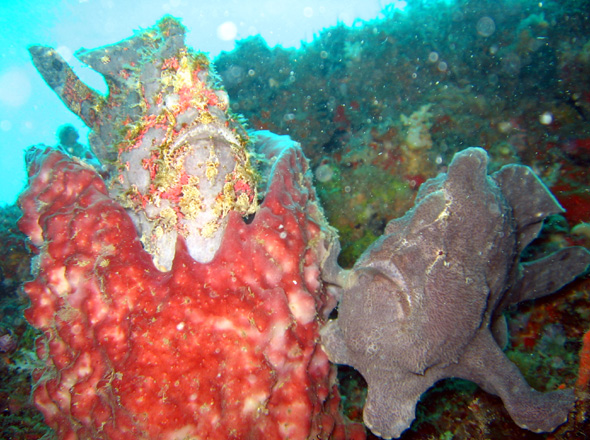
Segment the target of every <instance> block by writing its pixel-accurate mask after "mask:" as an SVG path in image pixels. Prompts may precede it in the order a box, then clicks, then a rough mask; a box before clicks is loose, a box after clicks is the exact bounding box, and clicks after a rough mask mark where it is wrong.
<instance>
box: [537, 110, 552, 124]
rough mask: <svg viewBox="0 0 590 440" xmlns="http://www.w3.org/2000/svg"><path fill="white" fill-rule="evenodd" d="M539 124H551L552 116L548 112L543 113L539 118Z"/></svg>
mask: <svg viewBox="0 0 590 440" xmlns="http://www.w3.org/2000/svg"><path fill="white" fill-rule="evenodd" d="M539 122H540V123H541V124H543V125H549V124H551V123H552V122H553V115H552V114H551V113H550V112H545V113H543V114H541V115H540V116H539Z"/></svg>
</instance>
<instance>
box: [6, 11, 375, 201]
mask: <svg viewBox="0 0 590 440" xmlns="http://www.w3.org/2000/svg"><path fill="white" fill-rule="evenodd" d="M380 10H381V4H380V2H379V1H376V0H370V1H362V2H361V1H348V2H347V1H338V0H323V1H309V2H301V1H296V0H290V1H279V2H277V1H270V0H252V1H240V0H233V1H223V2H221V1H213V2H211V1H204V0H197V1H189V0H168V1H163V0H145V1H144V0H142V1H139V2H138V1H134V0H117V1H115V0H13V1H10V0H2V1H0V29H2V32H1V33H0V155H1V157H2V160H1V161H0V188H2V190H1V191H0V203H13V202H14V201H15V199H16V196H17V194H18V193H19V192H20V191H21V189H22V187H23V184H24V182H25V171H24V163H23V158H22V151H23V149H24V148H26V147H27V146H29V145H32V144H36V143H40V142H42V143H45V144H48V145H53V144H55V143H56V136H55V133H56V132H57V129H58V127H59V126H60V125H62V124H64V123H70V124H73V125H74V126H75V127H76V128H77V129H78V130H79V131H80V132H81V134H82V138H84V137H85V136H86V134H87V132H86V129H85V127H84V124H83V123H82V122H81V121H80V120H79V119H77V118H76V117H75V116H74V115H72V114H71V113H70V112H69V111H68V110H67V109H66V108H65V107H64V106H63V104H62V103H61V102H60V101H59V99H58V98H57V97H56V96H55V95H54V94H53V92H52V91H51V90H50V89H49V88H48V87H47V85H46V84H45V83H44V82H43V80H42V79H41V77H40V76H39V75H38V73H37V72H36V71H35V69H34V68H33V66H32V64H31V62H30V59H29V55H28V53H27V46H29V45H32V44H44V45H50V46H53V47H55V48H57V49H58V51H59V52H60V53H61V54H62V56H64V58H66V60H67V61H68V62H70V63H71V64H72V65H73V66H74V67H75V68H76V69H77V73H78V74H79V75H80V76H81V77H82V78H83V79H84V80H85V81H87V82H88V83H89V84H90V85H92V86H93V87H95V88H97V89H98V90H100V91H102V92H105V89H106V86H105V84H104V82H103V81H102V78H100V77H99V75H97V74H96V73H94V72H92V71H91V70H90V69H88V68H86V67H85V66H83V65H81V64H80V63H77V62H76V59H75V58H74V57H73V56H72V53H73V52H75V51H76V50H78V49H79V48H81V47H86V48H93V47H98V46H102V45H105V44H111V43H114V42H116V41H119V40H121V39H124V38H127V37H129V36H130V35H131V34H132V33H133V31H134V30H137V29H141V28H146V27H150V26H152V25H153V24H154V23H155V22H156V21H157V20H158V19H159V18H161V17H162V16H163V15H164V14H172V15H174V16H176V17H179V18H181V19H182V20H183V23H184V25H185V26H186V27H187V28H188V30H189V33H188V37H187V44H188V45H189V46H192V47H194V48H195V49H198V50H201V51H204V52H208V53H210V54H211V55H212V56H216V55H218V54H219V53H220V52H221V51H222V50H231V49H233V47H234V45H235V40H236V39H241V38H245V37H248V36H250V35H256V34H261V35H262V36H263V37H264V38H265V39H266V40H267V41H268V43H269V44H270V45H276V44H282V45H284V46H286V47H290V46H299V43H300V41H301V40H303V41H310V40H311V39H312V38H313V36H314V35H315V34H316V33H318V32H319V31H320V30H321V29H322V28H324V27H326V26H333V25H335V24H336V23H337V22H338V21H340V22H343V23H347V24H352V23H353V21H354V20H355V19H371V18H374V17H376V16H378V15H379V11H380Z"/></svg>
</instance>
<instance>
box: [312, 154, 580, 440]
mask: <svg viewBox="0 0 590 440" xmlns="http://www.w3.org/2000/svg"><path fill="white" fill-rule="evenodd" d="M487 161H488V157H487V154H486V152H485V151H484V150H482V149H480V148H469V149H467V150H464V151H462V152H460V153H457V154H456V155H455V157H454V159H453V161H452V162H451V164H450V165H449V169H448V173H447V174H441V175H439V176H438V177H437V178H435V179H431V180H429V181H427V182H425V184H424V185H423V186H422V188H421V190H420V192H419V194H418V197H417V199H416V205H415V207H414V208H413V209H411V210H410V211H409V212H408V213H406V215H405V216H404V217H401V218H399V219H395V220H392V221H391V222H390V223H389V224H388V225H387V227H386V230H385V234H384V236H382V237H381V238H380V239H379V240H377V242H375V243H374V244H373V245H372V246H371V247H370V248H369V249H368V250H367V251H366V252H365V253H364V254H363V255H362V257H361V258H360V260H359V261H358V262H357V263H356V264H355V266H354V268H353V269H352V271H351V273H350V274H349V275H348V279H347V281H346V282H345V287H344V289H343V290H342V299H341V302H340V305H339V311H338V319H337V320H333V321H331V322H330V323H328V324H327V325H326V326H325V327H324V329H323V330H322V342H323V345H324V347H325V349H326V351H327V352H328V354H329V357H330V359H331V360H332V361H333V362H336V363H340V364H348V365H351V366H352V367H354V368H355V369H357V370H358V371H360V373H361V374H362V375H363V376H364V378H365V379H366V380H367V383H368V387H369V389H368V397H367V402H366V404H365V408H364V421H365V424H366V425H367V426H368V427H369V428H370V429H371V430H372V431H373V432H374V433H375V434H377V435H379V436H381V437H383V438H392V437H399V436H400V435H401V434H402V432H403V431H404V430H405V429H407V428H408V427H409V426H410V424H411V423H412V421H413V420H414V417H415V407H416V403H417V402H418V400H419V398H420V395H421V394H422V393H423V392H424V391H426V390H427V389H428V388H430V387H431V386H432V385H433V384H434V383H435V382H436V381H438V380H440V379H442V378H446V377H460V378H464V379H468V380H471V381H473V382H476V383H477V384H478V385H480V386H481V387H482V388H483V389H484V390H486V391H488V392H490V393H492V394H496V395H498V396H500V397H501V398H502V400H503V402H504V405H505V406H506V409H507V410H508V412H509V413H510V415H511V417H512V418H513V419H514V421H515V422H516V423H517V424H518V425H519V426H521V427H523V428H527V429H530V430H532V431H536V432H542V431H551V430H553V429H554V428H555V427H557V426H558V425H560V424H561V423H563V422H565V420H566V419H567V414H568V411H569V410H570V409H571V407H572V405H573V402H574V396H573V391H572V390H557V391H552V392H549V393H540V392H537V391H535V390H533V389H532V388H531V387H529V385H528V384H527V383H526V381H525V380H524V378H523V377H522V375H521V374H520V372H519V371H518V369H517V368H516V366H515V365H514V364H513V363H512V362H510V361H509V360H508V358H507V357H506V356H505V355H504V353H503V352H502V348H501V347H503V346H504V344H505V342H506V331H505V323H504V322H503V316H502V311H503V310H504V309H505V308H506V307H507V306H508V305H510V304H514V303H518V302H520V301H524V300H527V299H532V298H538V297H542V296H545V295H548V294H550V293H553V292H555V291H556V290H558V289H559V288H560V287H562V286H563V285H565V284H567V283H569V282H570V281H572V280H573V279H574V278H575V277H576V276H577V275H579V274H580V273H582V272H584V270H585V269H586V267H587V266H588V264H589V263H590V253H589V252H588V251H587V250H586V249H584V248H581V247H569V248H565V249H562V250H560V251H558V252H555V253H553V254H551V255H548V256H547V257H545V258H543V259H541V260H537V261H533V262H527V263H521V262H520V261H519V259H520V255H521V252H522V251H523V249H524V248H525V247H526V246H527V245H528V244H529V243H530V241H531V240H532V239H534V238H535V237H536V236H537V234H538V233H539V231H540V229H541V227H542V222H543V219H544V218H546V217H547V216H549V215H551V214H556V213H559V212H561V211H562V209H561V207H560V206H559V204H558V203H557V201H556V200H555V199H554V198H553V196H552V195H551V194H550V193H549V191H548V190H547V188H546V187H545V186H544V185H543V183H542V182H541V181H540V180H539V179H538V178H537V177H536V176H535V175H534V173H533V172H532V170H531V169H530V168H528V167H525V166H519V165H509V166H505V167H503V168H502V169H501V170H500V171H498V172H497V173H494V174H492V175H491V176H488V174H487Z"/></svg>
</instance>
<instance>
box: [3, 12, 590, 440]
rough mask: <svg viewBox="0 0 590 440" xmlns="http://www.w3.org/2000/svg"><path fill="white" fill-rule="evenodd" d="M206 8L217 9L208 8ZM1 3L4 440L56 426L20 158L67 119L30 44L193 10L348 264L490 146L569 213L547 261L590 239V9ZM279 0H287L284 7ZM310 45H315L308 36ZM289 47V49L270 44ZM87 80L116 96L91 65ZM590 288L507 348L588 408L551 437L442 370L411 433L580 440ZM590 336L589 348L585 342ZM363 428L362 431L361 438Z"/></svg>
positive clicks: (65, 50) (81, 38)
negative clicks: (40, 370)
mask: <svg viewBox="0 0 590 440" xmlns="http://www.w3.org/2000/svg"><path fill="white" fill-rule="evenodd" d="M211 3H213V2H211ZM136 4H137V2H114V1H106V0H103V1H98V2H94V1H92V0H87V1H79V2H74V1H63V2H32V1H31V2H27V1H15V2H10V3H8V2H3V3H2V4H1V5H0V21H1V24H2V26H3V29H4V31H3V33H2V35H1V37H0V38H1V39H0V47H1V48H2V51H1V55H0V56H1V64H0V133H2V140H1V141H0V151H1V152H2V161H1V164H0V167H1V168H0V179H2V188H3V191H2V194H0V196H1V199H0V200H2V202H3V203H4V204H3V206H2V217H1V223H0V228H1V229H0V235H1V238H0V249H1V251H0V253H1V255H2V259H1V261H0V270H1V273H0V275H1V277H2V279H1V290H0V374H1V377H2V382H1V385H0V410H1V412H0V437H1V438H7V439H36V438H41V437H42V436H43V435H47V436H48V438H51V434H50V433H49V434H48V433H47V428H46V427H45V425H44V424H43V419H42V416H41V415H40V413H39V412H37V410H36V409H35V407H34V406H33V405H32V403H31V401H30V397H29V395H30V387H31V377H30V374H31V371H32V369H33V368H35V367H36V366H38V364H39V361H38V360H37V359H36V357H35V354H34V351H33V347H34V338H35V337H36V331H35V330H34V329H32V328H31V327H30V326H29V325H28V324H27V323H26V321H25V320H24V317H23V310H24V308H26V307H27V305H28V299H27V298H26V296H25V295H24V293H23V292H22V290H21V286H22V283H23V282H24V281H26V280H27V279H29V278H30V276H31V274H30V263H31V253H30V250H29V248H28V245H27V242H26V239H25V237H24V235H22V234H21V233H20V232H19V231H18V228H17V227H16V221H17V219H18V218H19V216H20V211H19V208H18V207H17V206H16V204H15V201H16V197H17V195H18V193H19V192H20V191H21V189H22V188H23V186H24V184H25V171H24V159H23V151H24V150H25V149H26V147H28V146H29V145H32V144H36V143H45V144H48V145H54V144H56V143H57V139H56V137H55V136H56V132H57V130H58V128H59V127H60V126H62V125H63V124H71V125H72V126H73V127H74V129H75V130H77V131H78V132H79V134H80V138H79V141H80V142H81V143H82V144H86V143H87V142H86V139H85V137H86V134H87V131H86V129H85V128H84V124H83V123H82V122H81V121H80V120H79V119H77V118H76V117H75V116H73V115H72V114H71V113H69V112H68V111H67V109H66V108H65V107H64V106H63V104H62V103H61V102H60V101H59V99H58V98H57V97H56V96H55V95H54V94H53V92H52V91H51V90H50V89H49V87H47V86H46V84H45V83H44V82H43V81H42V79H41V78H40V76H39V75H38V74H37V72H36V71H35V70H34V68H33V66H32V64H31V63H30V61H29V59H28V58H27V57H28V55H27V52H26V46H27V45H29V44H34V43H40V44H47V45H53V46H55V47H58V48H60V53H61V55H62V56H64V58H66V59H67V61H68V62H71V63H73V62H74V58H73V56H72V53H73V52H75V51H76V50H77V49H78V48H80V47H97V46H100V45H103V44H109V43H114V42H116V41H119V40H121V39H122V38H126V37H128V36H129V35H130V34H131V32H132V30H133V29H138V28H144V27H148V26H151V25H153V23H155V22H156V21H157V20H158V19H159V18H160V17H161V16H162V15H164V14H171V15H173V16H176V17H179V18H181V19H182V21H183V24H184V25H185V26H186V27H187V28H188V30H189V35H188V41H187V44H188V45H189V46H192V47H193V48H195V49H197V50H203V51H205V52H210V53H211V55H212V58H213V61H214V64H215V68H216V70H217V73H218V75H219V77H220V79H221V82H222V84H223V86H224V87H225V89H226V91H227V92H228V94H229V97H230V103H231V108H232V110H233V111H234V112H236V113H240V114H241V115H243V116H244V118H245V120H246V121H247V122H248V126H249V127H250V128H252V129H268V130H271V131H273V132H275V133H277V134H287V135H289V136H291V137H292V138H293V139H295V140H296V141H298V142H300V143H301V144H302V147H303V149H304V152H305V154H306V156H307V157H308V158H309V160H310V164H311V168H312V169H313V171H314V176H315V186H316V189H317V191H318V194H319V197H320V199H321V202H322V205H323V207H324V210H325V213H326V215H327V217H328V220H329V222H330V224H331V225H333V226H334V227H336V228H337V230H338V232H339V234H340V241H341V244H342V253H341V255H340V260H339V262H340V264H341V265H342V266H343V267H351V266H352V264H354V262H355V261H356V259H357V258H358V256H359V255H360V254H361V253H362V251H363V250H364V249H366V247H367V246H369V245H370V244H371V243H372V242H373V241H374V240H375V239H376V238H377V237H379V236H380V235H381V234H382V233H383V229H384V227H385V225H386V223H387V222H388V221H389V220H391V219H393V218H397V217H400V216H402V215H403V214H404V213H405V212H406V211H407V210H408V209H409V208H410V207H411V206H412V205H413V201H414V197H415V195H416V193H417V190H418V188H419V187H420V185H421V184H422V183H423V182H424V181H426V180H427V179H429V178H431V177H434V176H436V175H437V174H438V173H440V172H444V171H445V170H446V166H447V165H448V164H449V162H450V160H451V158H452V157H453V155H454V153H456V152H457V151H460V150H462V149H464V148H466V147H470V146H481V147H483V148H484V149H485V150H487V151H488V153H489V155H490V160H491V164H490V171H496V170H497V169H499V168H500V167H501V166H502V165H505V164H509V163H520V164H524V165H528V166H530V167H531V168H532V169H533V170H534V171H535V173H536V174H537V175H538V176H539V177H540V178H541V179H542V180H543V182H544V183H545V184H546V185H547V186H548V187H549V188H550V189H551V191H552V192H553V194H554V195H555V197H556V198H557V199H558V201H559V202H560V203H561V205H562V206H563V207H564V208H565V209H566V212H565V213H564V214H563V215H558V216H553V217H551V218H550V220H549V221H547V222H546V224H545V227H544V229H543V232H542V235H541V237H540V238H539V239H537V240H536V241H535V242H534V243H533V245H532V246H531V247H530V248H529V249H528V250H527V252H529V254H530V255H528V257H530V258H531V259H532V258H535V257H536V256H538V255H541V254H544V253H546V252H548V251H552V250H556V249H559V248H562V247H565V246H568V245H582V246H585V247H590V176H589V174H588V167H589V166H590V125H589V118H590V31H589V29H590V18H589V14H588V11H590V2H586V1H561V2H556V1H553V2H545V1H542V2H539V1H536V2H533V1H507V0H506V1H495V2H490V1H461V0H459V1H437V0H432V1H408V2H407V3H406V2H392V3H386V2H348V3H346V2H344V3H343V2H336V1H334V2H328V1H325V2H311V1H310V2H295V1H292V2H262V1H258V2H257V1H252V2H244V1H242V2H239V1H233V2H231V1H229V2H223V3H222V4H221V2H220V3H219V4H216V5H211V4H207V3H206V2H200V1H198V2H189V1H183V0H171V1H169V2H141V6H135V8H134V5H136ZM279 5H280V6H279ZM301 40H303V42H301ZM277 44H280V45H281V46H276V45H277ZM77 73H78V74H79V76H80V77H81V78H82V79H84V80H85V81H87V82H88V83H89V84H91V85H93V86H94V87H96V88H97V89H98V90H99V91H101V92H102V93H104V92H105V91H106V86H105V84H104V83H103V82H101V80H100V79H99V78H97V77H96V76H92V74H91V73H92V72H90V69H87V68H84V67H83V66H81V65H78V67H77ZM589 292H590V281H589V280H588V278H587V277H586V278H581V279H579V280H578V281H576V282H574V283H572V284H570V285H568V286H567V287H566V288H564V289H563V290H562V291H561V292H560V293H559V294H557V295H553V296H550V297H548V298H545V299H542V300H537V301H535V302H534V303H526V304H524V305H519V306H518V307H516V308H514V309H513V310H511V311H510V312H509V313H508V315H509V321H508V323H509V329H510V337H511V339H510V346H509V348H508V349H507V353H508V356H509V357H510V359H511V360H512V361H513V362H514V363H516V364H517V365H518V367H519V369H520V371H521V372H522V373H523V375H524V376H525V378H526V379H527V381H528V383H529V384H530V385H532V386H533V387H534V388H536V389H538V390H541V391H544V390H550V389H555V388H558V387H574V386H575V387H576V392H577V398H578V404H577V407H576V410H575V412H574V413H573V414H572V415H570V419H569V421H568V423H567V424H565V425H563V426H562V427H560V428H558V430H557V431H556V432H555V433H552V434H534V433H531V432H529V431H525V430H522V429H520V428H518V427H517V426H516V425H515V424H514V423H513V422H512V421H511V419H510V417H509V416H508V415H507V413H506V411H505V410H504V408H503V405H502V403H501V401H500V400H499V399H498V398H496V397H494V396H492V395H490V394H487V393H485V392H483V391H482V390H480V389H479V388H478V387H477V386H476V385H473V384H471V383H468V382H465V381H459V380H446V381H442V382H440V383H439V384H438V385H437V386H436V387H434V388H433V389H431V390H429V391H428V392H427V393H426V394H425V395H424V396H423V397H422V400H421V403H420V405H419V406H418V414H417V420H416V421H415V422H414V424H413V426H412V428H411V429H410V430H408V431H407V432H405V433H404V434H403V436H402V438H404V439H413V438H415V439H418V438H420V439H424V438H432V439H439V438H440V439H450V438H458V439H467V438H480V439H496V438H515V439H517V438H522V439H528V438H531V439H534V438H555V439H576V438H585V437H584V436H585V434H586V433H590V422H589V421H588V416H587V411H588V403H589V402H590V400H589V399H590V397H589V394H588V392H589V391H590V388H589V383H590V354H586V355H582V356H581V355H580V353H588V351H589V350H590V337H588V336H586V338H584V335H585V333H586V332H587V331H588V328H589V327H590V321H589V317H590V293H589ZM584 341H586V345H584ZM339 378H340V387H341V393H342V395H343V411H344V413H345V414H346V415H347V416H348V417H349V418H350V419H352V420H358V421H360V420H361V419H362V414H361V412H362V405H363V401H364V397H365V392H366V386H365V384H364V382H363V379H362V378H361V377H360V376H359V375H358V374H356V373H355V372H354V371H353V370H352V369H347V368H346V367H339ZM369 436H370V434H369Z"/></svg>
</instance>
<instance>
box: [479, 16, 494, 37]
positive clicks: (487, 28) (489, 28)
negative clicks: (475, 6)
mask: <svg viewBox="0 0 590 440" xmlns="http://www.w3.org/2000/svg"><path fill="white" fill-rule="evenodd" d="M475 29H477V33H478V34H479V35H481V36H482V37H489V36H490V35H492V34H493V33H494V32H496V23H494V20H492V19H491V18H490V17H487V16H486V17H481V18H480V19H479V20H478V22H477V24H476V25H475Z"/></svg>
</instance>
